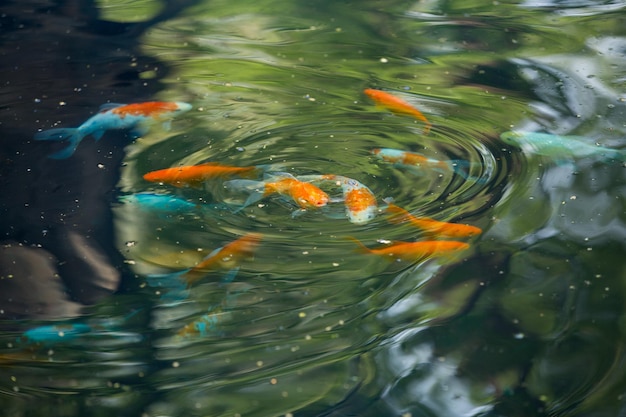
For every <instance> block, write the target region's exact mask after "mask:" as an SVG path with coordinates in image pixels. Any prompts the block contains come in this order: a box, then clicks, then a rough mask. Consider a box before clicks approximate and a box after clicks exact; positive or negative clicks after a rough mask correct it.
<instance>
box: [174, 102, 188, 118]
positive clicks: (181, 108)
mask: <svg viewBox="0 0 626 417" xmlns="http://www.w3.org/2000/svg"><path fill="white" fill-rule="evenodd" d="M174 104H176V109H174V110H173V111H172V112H173V113H174V114H176V115H178V114H182V113H187V112H188V111H189V110H191V109H192V108H193V106H192V105H191V104H189V103H185V102H183V101H175V102H174Z"/></svg>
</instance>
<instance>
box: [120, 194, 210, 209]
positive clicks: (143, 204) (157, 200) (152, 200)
mask: <svg viewBox="0 0 626 417" xmlns="http://www.w3.org/2000/svg"><path fill="white" fill-rule="evenodd" d="M118 199H119V200H120V201H121V202H123V203H130V204H135V205H136V206H137V207H139V208H142V209H147V210H155V211H165V212H170V213H171V212H173V213H188V212H190V211H194V210H197V209H198V208H199V207H200V205H198V204H194V203H192V202H191V201H187V200H185V199H182V198H180V197H175V196H172V195H168V194H157V193H136V194H128V195H123V196H120V197H118Z"/></svg>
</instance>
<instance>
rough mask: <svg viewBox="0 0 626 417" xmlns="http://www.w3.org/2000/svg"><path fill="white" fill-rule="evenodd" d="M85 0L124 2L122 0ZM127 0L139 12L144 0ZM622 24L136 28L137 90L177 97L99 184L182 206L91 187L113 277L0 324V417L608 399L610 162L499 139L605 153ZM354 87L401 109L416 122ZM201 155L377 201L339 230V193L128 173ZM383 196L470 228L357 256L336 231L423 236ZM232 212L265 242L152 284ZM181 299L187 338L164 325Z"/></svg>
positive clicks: (295, 14) (121, 14)
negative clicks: (50, 323)
mask: <svg viewBox="0 0 626 417" xmlns="http://www.w3.org/2000/svg"><path fill="white" fill-rule="evenodd" d="M102 5H103V7H105V6H106V9H105V10H106V17H107V19H109V20H120V21H126V20H133V19H135V18H133V17H132V16H131V13H129V10H135V9H128V4H125V3H124V2H121V1H120V2H117V1H111V0H109V1H107V2H102ZM135 7H137V10H136V11H135V12H134V13H136V14H137V16H139V18H138V19H146V18H147V17H149V16H150V15H151V13H153V9H154V7H155V5H154V4H152V2H145V3H144V2H142V3H141V4H136V5H135ZM624 28H626V25H625V19H624V5H623V4H622V3H621V2H611V1H607V2H584V1H579V2H547V1H546V2H535V1H526V2H495V3H494V2H484V1H483V2H481V1H474V2H468V1H462V2H455V1H448V2H444V1H423V2H399V1H397V2H375V1H366V2H358V3H350V2H326V3H320V2H317V3H316V2H313V3H311V2H309V3H307V2H284V1H280V2H272V1H261V2H255V3H252V2H238V3H237V2H223V1H212V2H200V3H199V4H197V5H193V6H190V7H189V8H188V9H186V11H185V12H184V13H182V14H181V15H179V16H177V17H175V18H173V19H171V20H168V21H165V22H163V23H161V24H159V25H158V26H156V27H155V28H153V29H151V30H149V32H147V33H146V34H145V36H144V38H143V41H142V43H143V50H144V51H145V52H146V53H148V54H152V55H154V56H156V57H158V58H159V59H161V60H164V61H166V62H167V64H168V65H169V66H170V67H171V71H170V72H169V73H168V75H167V76H166V77H165V78H164V80H163V81H164V82H165V85H166V88H165V89H164V90H163V92H162V94H161V95H160V96H159V97H155V98H156V99H162V100H175V101H186V102H189V103H191V104H192V105H193V106H194V109H193V110H192V111H191V112H189V113H187V114H185V115H184V116H182V117H180V118H178V119H176V120H175V121H174V123H173V126H172V130H171V131H161V130H159V129H154V130H152V131H151V133H150V134H149V135H146V136H145V137H143V138H141V139H139V140H137V141H136V142H135V143H133V144H132V145H130V146H129V147H128V148H127V157H126V159H125V161H124V166H123V168H122V180H121V182H120V184H119V188H120V193H121V194H124V195H126V194H132V193H140V192H156V193H161V194H166V195H169V196H175V197H179V198H183V199H185V200H187V201H189V202H192V203H194V204H196V205H197V206H196V207H194V208H190V209H189V210H184V211H182V212H165V213H163V212H158V211H156V210H146V209H145V208H141V207H137V206H136V205H133V204H130V203H116V204H115V205H114V214H115V226H116V233H117V241H118V246H119V250H120V252H121V253H122V254H123V255H124V257H125V258H126V260H127V263H128V265H129V269H130V270H131V272H132V273H133V274H134V277H133V278H132V280H131V285H129V287H128V288H125V289H124V291H123V294H119V295H114V296H112V297H110V298H108V299H106V300H104V301H103V302H102V303H100V304H98V305H97V306H95V307H93V308H92V309H91V310H90V312H89V314H88V315H86V316H84V317H80V318H77V319H76V320H75V322H76V323H87V324H89V326H90V327H91V331H89V332H86V333H85V334H81V335H79V336H78V337H76V338H74V339H72V340H67V341H63V342H60V343H56V344H54V345H53V346H30V345H28V346H24V344H23V343H19V342H15V340H16V337H18V336H19V334H20V332H21V331H20V332H17V331H16V333H14V334H5V335H4V336H3V342H4V343H5V345H6V349H5V350H6V352H5V353H4V355H3V357H5V358H6V360H3V362H5V363H6V364H5V365H3V368H2V370H1V371H0V372H1V374H2V375H1V376H0V377H1V378H2V379H1V380H2V381H3V382H2V384H1V385H0V387H1V390H2V392H3V394H4V396H5V399H3V400H2V402H3V403H6V404H7V406H6V407H7V408H6V410H8V411H7V412H8V414H7V415H15V416H18V415H36V414H32V413H33V411H24V410H30V409H31V407H29V406H28V402H30V403H31V404H37V405H36V406H35V407H36V408H37V410H38V412H44V413H47V414H48V415H145V416H235V415H241V416H279V415H296V416H299V415H302V416H309V415H310V416H312V415H325V416H326V415H328V416H347V415H360V416H381V415H389V416H400V415H411V416H446V417H448V416H544V415H545V416H547V415H551V416H614V415H621V413H623V412H624V410H625V409H626V408H625V406H626V403H625V399H624V398H623V395H624V390H625V389H626V381H625V380H624V376H623V366H622V364H623V362H624V361H625V360H626V356H625V354H624V347H623V346H624V345H623V340H624V337H623V331H624V326H623V319H622V317H623V313H624V311H623V306H624V288H623V281H624V279H625V278H626V268H625V265H626V263H625V262H624V261H623V258H622V256H624V253H625V239H626V231H625V228H624V220H625V218H626V214H625V213H626V210H625V205H624V197H625V196H626V188H625V184H626V182H625V181H624V179H625V176H624V163H623V160H622V161H615V160H613V161H606V160H603V158H601V157H599V156H598V155H590V156H589V157H585V158H579V159H575V160H574V159H565V160H564V159H563V158H562V157H560V156H559V155H554V156H553V157H551V156H541V155H539V156H538V155H532V154H528V153H525V152H523V151H522V150H521V149H519V148H517V147H514V146H511V145H509V144H506V143H504V142H503V141H501V140H500V138H499V137H500V134H501V133H503V132H505V131H509V130H520V131H538V132H547V133H552V134H559V135H579V136H583V137H584V138H586V139H587V140H588V142H589V143H590V144H594V143H598V144H601V145H603V146H606V147H611V148H616V149H619V148H623V147H624V138H625V137H626V136H625V130H626V123H625V122H624V121H625V120H626V106H625V101H626V93H624V86H625V84H624V82H625V80H626V73H625V72H624V68H625V66H624V64H625V63H626V58H625V56H626V38H625V35H626V34H625V33H624V32H625V29H624ZM143 76H144V77H145V78H146V79H150V78H152V77H155V76H158V73H154V72H152V71H151V70H149V69H148V70H146V71H145V72H144V73H143ZM366 88H376V89H381V90H385V91H389V92H393V93H394V94H396V95H398V96H400V97H402V98H403V99H405V100H407V101H409V102H410V103H411V104H413V105H415V106H416V107H417V108H419V109H420V110H421V111H422V112H423V113H424V115H425V116H426V117H427V118H428V119H429V120H430V121H431V122H432V124H433V127H432V130H431V132H430V133H429V134H427V135H426V134H424V132H423V128H424V124H423V123H422V122H421V121H419V120H416V119H414V118H411V117H406V116H402V115H396V114H393V113H391V112H389V111H386V110H384V109H381V108H380V107H376V106H375V105H374V103H373V102H372V101H371V100H370V99H368V98H367V96H366V95H364V94H363V90H364V89H366ZM374 148H395V149H402V150H406V151H413V152H419V153H421V154H424V155H425V156H427V157H429V158H433V159H437V160H444V161H447V160H463V161H468V162H469V167H470V168H469V171H468V173H467V176H469V179H467V178H466V176H464V175H459V173H458V172H455V171H451V170H421V171H418V172H415V171H410V170H406V169H401V168H398V167H396V166H393V165H391V164H385V163H383V162H381V161H380V160H378V159H376V158H375V157H374V156H373V155H372V154H371V150H372V149H374ZM206 161H217V162H221V163H224V164H228V165H235V166H252V165H267V166H269V168H268V169H269V171H270V172H278V171H280V172H287V173H289V174H291V175H294V176H303V175H318V174H336V175H342V176H346V177H350V178H353V179H356V180H358V181H359V182H361V183H362V184H364V185H366V186H367V187H369V188H370V189H371V190H372V192H373V193H374V195H375V196H376V198H377V201H378V204H379V206H380V208H381V212H380V213H379V215H378V216H376V218H374V219H373V220H372V221H370V222H368V223H367V224H363V225H359V224H354V223H351V222H350V221H348V219H347V218H346V217H345V215H344V210H345V209H344V207H343V205H342V204H341V203H334V202H333V203H331V204H329V205H328V207H326V208H324V209H321V210H307V211H306V212H304V213H301V214H298V215H294V212H295V211H296V210H297V207H296V206H295V205H294V204H293V203H292V202H290V201H289V200H286V199H281V198H279V197H268V198H265V199H263V200H262V201H260V202H259V203H255V204H253V205H250V206H249V207H246V208H245V209H243V210H241V211H237V209H238V208H239V207H240V205H241V204H242V203H243V201H244V200H245V198H246V195H245V193H237V192H233V190H231V189H227V188H225V187H224V184H223V181H222V180H214V181H208V182H206V183H205V184H203V185H202V187H199V188H192V187H188V188H176V187H173V186H171V185H167V184H165V185H163V184H161V185H160V184H154V183H149V182H147V181H144V180H143V178H142V176H143V175H144V174H145V173H147V172H149V171H153V170H157V169H162V168H168V167H171V166H177V165H192V164H198V163H201V162H206ZM336 191H337V190H336V189H335V190H330V191H329V192H336ZM385 198H392V199H393V201H394V203H395V204H397V205H399V206H401V207H404V208H405V209H407V210H409V211H411V212H412V213H414V214H417V215H421V216H428V217H432V218H436V219H437V220H441V221H448V222H460V223H467V224H472V225H475V226H478V227H480V228H481V229H482V230H483V233H482V235H480V236H478V237H471V238H469V239H463V241H466V242H468V243H469V244H470V249H469V250H468V251H465V252H462V253H461V254H457V255H456V256H452V257H440V258H439V257H438V258H433V259H430V260H427V261H425V262H418V263H411V262H388V261H387V260H386V259H383V258H381V257H378V256H374V255H368V254H363V253H360V252H358V251H356V250H355V249H356V245H355V244H354V242H352V241H350V240H349V239H347V238H348V237H354V238H357V239H359V240H360V241H362V242H364V244H365V245H367V246H369V247H376V246H381V243H378V242H379V241H383V240H395V241H414V240H426V239H428V237H427V236H425V235H424V234H423V233H421V232H420V231H419V230H418V229H416V228H414V227H412V226H410V225H409V224H406V223H405V224H393V223H392V222H390V221H389V216H388V215H387V214H385V213H384V212H383V210H382V209H383V208H384V205H385V203H384V201H383V199H385ZM250 232H254V233H260V234H262V241H261V244H260V247H259V248H258V250H257V251H256V252H255V254H254V257H253V258H248V259H244V260H243V261H242V262H241V263H240V265H239V267H240V268H239V270H238V271H237V273H236V275H235V274H234V273H233V272H232V271H228V270H216V271H211V272H210V273H208V274H207V276H206V277H205V278H203V279H202V280H201V281H200V282H198V283H197V284H195V285H193V286H191V287H189V288H173V287H171V286H169V287H168V285H167V284H164V283H163V282H161V285H160V286H159V285H157V284H155V282H154V280H151V279H150V276H151V275H154V274H166V273H172V272H175V271H181V270H185V269H186V268H190V267H192V266H194V265H195V264H196V263H198V262H200V261H201V260H202V258H204V257H205V256H207V254H208V253H209V252H211V251H212V250H214V249H216V248H219V247H221V246H223V245H224V244H226V243H228V242H231V241H233V240H235V239H237V238H238V237H240V236H242V235H245V234H246V233H250ZM181 292H182V293H181ZM198 320H204V322H205V323H208V324H209V329H208V331H207V332H206V333H207V334H204V335H198V334H188V333H186V332H185V331H184V329H185V326H188V325H190V324H193V323H195V322H197V321H198ZM37 324H46V323H37ZM34 325H35V324H34V323H25V324H24V327H25V328H26V327H33V326H34ZM25 347H26V348H27V349H28V350H27V351H26V352H25V351H24V348H25ZM39 405H40V407H39ZM29 413H30V414H29ZM38 415H41V414H38Z"/></svg>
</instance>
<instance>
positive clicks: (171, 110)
mask: <svg viewBox="0 0 626 417" xmlns="http://www.w3.org/2000/svg"><path fill="white" fill-rule="evenodd" d="M189 110H191V104H188V103H183V102H163V101H149V102H145V103H135V104H116V103H108V104H104V105H102V106H101V107H100V111H99V112H98V114H96V115H95V116H92V117H90V118H89V119H87V121H86V122H85V123H83V124H82V125H80V126H79V127H77V128H58V129H50V130H44V131H42V132H38V133H36V134H35V139H36V140H66V141H68V142H69V146H67V147H66V148H65V149H63V150H61V151H59V152H56V153H53V154H52V155H49V157H50V158H54V159H64V158H68V157H69V156H71V155H72V154H73V153H74V151H75V150H76V148H77V147H78V144H79V143H80V141H81V140H83V138H84V137H85V136H88V135H92V136H93V137H94V138H95V139H96V140H99V139H100V138H101V137H102V135H104V132H105V131H107V130H120V129H133V130H134V134H135V135H137V136H140V135H141V133H143V132H144V131H145V129H146V126H145V125H146V124H148V123H151V122H163V123H164V127H165V128H166V129H167V128H169V123H170V120H171V119H172V118H174V117H176V116H178V115H179V114H181V113H184V112H187V111H189Z"/></svg>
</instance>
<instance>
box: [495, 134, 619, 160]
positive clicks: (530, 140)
mask: <svg viewBox="0 0 626 417" xmlns="http://www.w3.org/2000/svg"><path fill="white" fill-rule="evenodd" d="M500 139H502V140H503V141H504V142H505V143H508V144H509V145H514V146H517V147H519V148H521V149H522V151H523V152H524V153H525V154H529V155H542V156H547V157H550V158H552V159H554V160H555V161H557V162H560V161H567V160H572V159H578V158H587V157H600V158H601V159H602V160H604V161H612V160H617V161H624V159H625V158H624V157H625V156H626V154H625V153H624V151H621V150H619V149H611V148H605V147H603V146H600V145H597V144H593V143H590V142H591V141H590V140H589V139H587V138H584V137H581V136H559V135H552V134H549V133H536V132H512V131H511V132H504V133H502V134H501V135H500Z"/></svg>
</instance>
